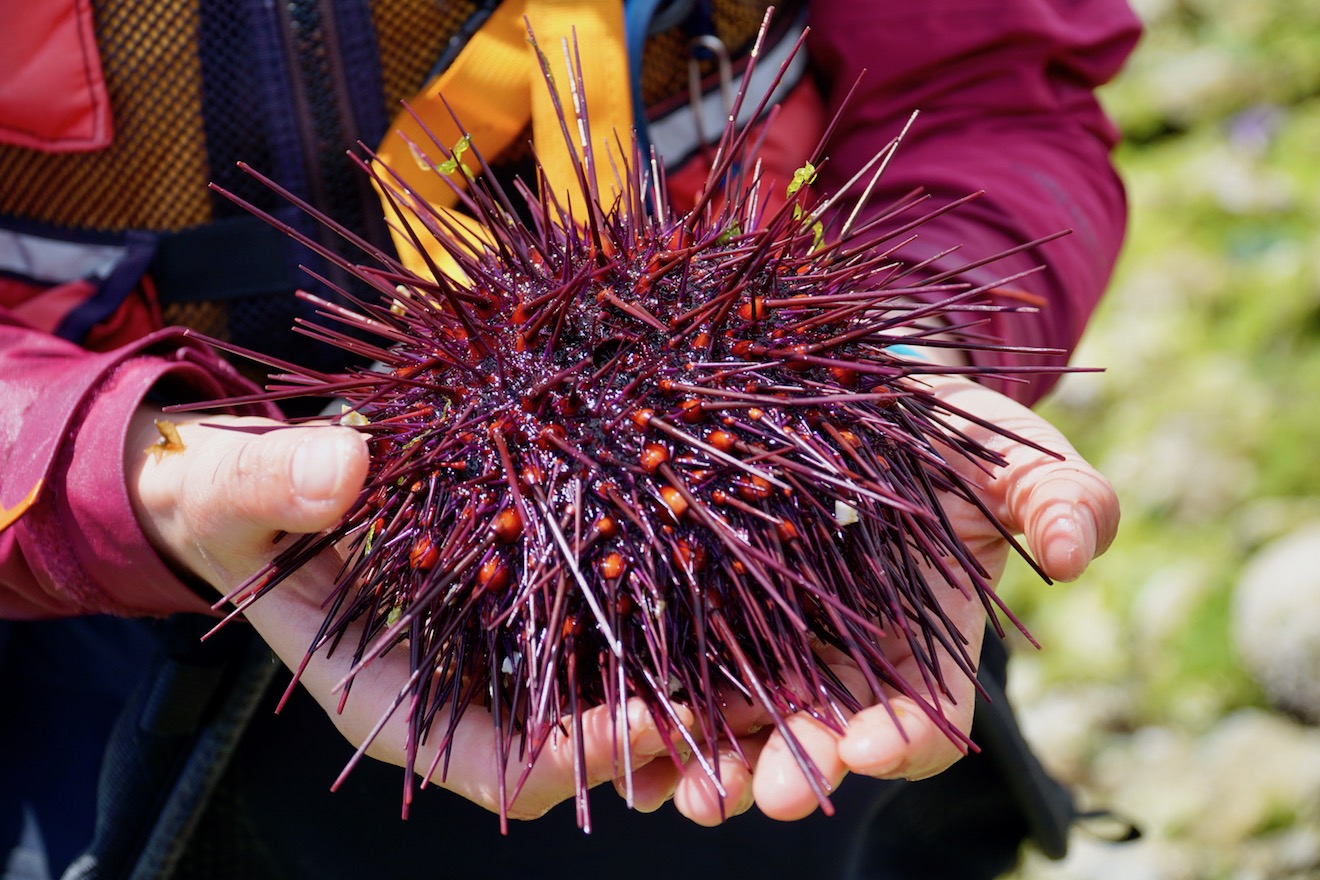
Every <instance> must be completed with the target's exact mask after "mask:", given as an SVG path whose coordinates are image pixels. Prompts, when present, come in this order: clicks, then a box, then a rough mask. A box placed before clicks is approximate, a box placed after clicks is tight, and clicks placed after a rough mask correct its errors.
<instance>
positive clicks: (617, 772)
mask: <svg viewBox="0 0 1320 880" xmlns="http://www.w3.org/2000/svg"><path fill="white" fill-rule="evenodd" d="M677 711H678V715H679V719H680V720H681V721H682V722H683V723H684V724H685V725H687V726H688V727H691V725H692V724H693V721H694V716H693V715H692V714H691V712H689V711H687V710H686V709H685V708H683V707H677ZM627 715H628V719H627V729H626V731H625V729H624V724H623V718H622V716H621V715H620V714H619V713H618V712H617V711H613V712H612V711H611V707H610V706H596V707H594V708H592V709H589V710H587V711H586V712H583V713H582V724H581V729H580V731H579V730H578V729H577V727H576V725H574V724H573V723H572V721H571V719H566V720H565V723H564V725H563V726H562V728H556V729H555V730H554V731H552V732H551V734H550V737H551V738H550V739H549V740H548V741H547V742H546V743H545V744H544V746H543V747H542V748H541V750H540V753H539V754H538V755H537V756H536V760H535V763H534V765H533V766H532V769H531V771H530V772H527V774H526V779H525V780H524V781H522V788H521V790H520V791H518V792H517V795H516V797H514V793H515V788H516V786H517V785H518V784H519V781H520V779H521V777H522V776H523V774H524V768H525V763H523V762H520V761H518V760H517V758H516V757H515V758H513V759H511V760H510V761H509V764H508V766H507V768H506V767H501V766H499V764H498V760H499V759H498V752H497V749H496V741H495V733H494V728H493V725H492V724H491V721H490V716H489V715H488V714H486V713H483V712H479V711H473V710H471V709H469V710H468V712H467V713H465V714H464V716H463V718H462V719H461V720H460V721H459V729H458V731H457V733H456V735H455V737H454V746H453V753H452V755H451V757H450V760H449V773H448V775H447V776H446V777H445V778H443V779H440V778H436V781H437V782H439V783H440V784H441V785H443V786H444V787H445V788H447V789H450V790H451V791H455V792H457V793H459V794H461V795H463V796H464V797H466V798H468V799H469V800H473V801H476V802H477V803H480V804H482V805H484V806H485V807H486V808H487V809H491V810H496V809H498V808H499V806H500V798H501V795H500V792H499V788H498V785H499V779H500V776H501V775H504V777H505V796H507V797H513V801H512V803H511V804H509V809H508V815H509V817H510V818H514V819H535V818H538V817H540V816H542V815H544V814H545V813H546V812H547V811H548V810H550V808H552V807H554V806H555V805H556V804H558V803H560V802H561V801H564V800H567V799H568V798H570V797H573V796H574V795H575V794H576V793H577V790H578V780H579V778H580V779H581V780H582V782H583V784H584V786H585V787H586V788H594V787H596V786H597V785H600V784H602V783H604V782H609V781H611V780H613V779H615V778H617V777H619V776H621V775H623V773H624V771H625V767H626V765H625V763H624V762H625V760H629V759H630V760H631V762H632V766H633V768H634V769H637V768H641V767H645V766H647V765H649V764H650V763H651V762H652V761H655V760H656V759H657V758H659V759H661V760H662V761H664V762H668V761H669V755H670V750H671V743H670V741H669V738H670V735H669V734H668V733H667V732H666V731H665V730H663V729H661V728H660V727H659V726H658V725H657V724H656V722H655V720H654V719H653V718H652V717H651V714H650V712H649V711H648V710H647V709H646V707H645V704H644V703H643V702H642V701H641V700H635V699H634V700H630V701H629V702H628V708H627ZM395 724H401V719H400V720H399V721H398V722H396V721H391V725H392V726H393V725H395ZM393 736H394V737H395V738H396V739H397V740H398V741H401V738H402V731H398V732H395V733H394V734H393ZM625 744H626V745H625ZM625 748H629V749H631V755H630V757H629V758H625V755H624V749H625ZM390 759H391V760H395V763H400V761H398V760H397V758H396V757H392V758H390ZM418 769H419V770H421V771H424V770H425V769H426V767H425V766H419V768H418ZM437 777H438V774H437Z"/></svg>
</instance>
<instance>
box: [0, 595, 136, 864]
mask: <svg viewBox="0 0 1320 880" xmlns="http://www.w3.org/2000/svg"><path fill="white" fill-rule="evenodd" d="M0 633H4V637H3V638H2V639H0V694H3V695H4V711H3V712H0V755H3V759H2V760H0V867H3V866H4V865H5V862H6V860H7V861H9V863H10V864H11V866H14V867H16V866H17V865H19V864H25V865H27V866H28V867H30V868H36V867H39V866H44V868H45V870H48V871H49V872H50V876H54V877H58V876H59V875H60V874H61V873H62V872H63V871H64V869H65V867H67V866H68V864H69V863H70V862H71V861H72V860H73V859H74V858H75V857H76V856H77V855H78V854H79V853H80V852H82V850H83V849H84V848H85V847H86V846H87V844H88V843H89V842H90V841H91V838H92V832H93V828H94V825H95V819H96V815H95V804H96V783H97V777H98V774H99V772H100V766H101V759H102V756H103V753H104V751H105V744H106V741H107V740H108V739H109V736H110V730H111V728H112V727H113V726H114V723H115V719H116V718H117V717H118V716H119V714H120V711H121V710H122V708H123V706H124V703H125V702H126V700H127V699H128V695H129V693H130V692H131V691H132V690H133V688H134V686H135V685H137V683H138V681H139V680H140V679H141V677H142V674H143V671H144V670H145V668H146V666H147V663H148V659H149V658H150V656H151V654H152V652H153V651H154V648H155V640H154V638H153V637H152V635H151V624H150V622H148V621H143V620H124V619H121V618H113V617H83V618H76V619H72V620H54V621H40V622H35V623H9V622H0ZM20 839H23V840H24V844H25V852H24V853H23V854H22V855H15V854H14V849H15V846H16V845H17V844H18V843H19V841H20ZM3 876H5V878H6V880H8V878H9V876H10V875H9V874H8V873H6V874H5V875H3ZM13 876H15V877H18V876H24V875H20V874H18V873H16V872H15V873H14V874H13ZM40 876H41V875H40V874H34V873H28V874H27V875H26V877H25V880H26V878H30V877H40Z"/></svg>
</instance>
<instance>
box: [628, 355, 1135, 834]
mask: <svg viewBox="0 0 1320 880" xmlns="http://www.w3.org/2000/svg"><path fill="white" fill-rule="evenodd" d="M930 383H931V385H932V386H933V387H934V388H935V389H936V393H937V394H938V395H939V397H940V398H941V399H942V400H943V401H944V402H945V403H946V404H947V405H948V406H949V407H950V408H951V409H952V410H953V411H955V412H965V413H968V414H970V415H973V416H975V417H976V418H975V419H964V418H957V417H955V418H954V419H953V420H952V422H953V424H954V426H955V427H956V428H958V429H960V430H962V431H964V432H966V434H968V435H969V436H970V437H971V438H972V439H974V440H976V441H978V442H979V443H981V444H982V445H983V446H985V447H987V448H989V449H991V450H993V451H995V452H997V453H999V454H1000V455H1001V456H1002V457H1003V458H1004V459H1005V461H1006V464H1004V465H1003V466H1002V467H999V468H996V469H994V470H993V471H991V472H986V471H985V470H984V469H983V468H982V467H981V466H978V465H976V464H973V463H972V462H970V461H967V460H966V459H964V458H962V457H960V456H958V455H957V454H956V453H949V454H948V456H947V457H948V460H949V461H950V463H951V464H953V465H954V466H955V468H956V470H958V472H959V473H960V475H961V476H962V477H963V478H964V479H965V480H966V481H967V482H968V483H969V484H970V485H971V486H972V487H974V489H975V491H976V494H977V496H978V497H979V498H980V500H981V501H982V502H983V503H984V504H985V506H986V508H987V509H988V510H989V511H990V512H991V513H992V514H993V515H994V516H995V517H996V518H997V519H998V521H999V522H1000V523H1001V524H1002V525H1003V526H1004V527H1005V528H1006V529H1007V530H1008V531H1009V532H1012V533H1015V534H1021V535H1024V536H1025V538H1026V542H1027V546H1028V548H1029V550H1030V551H1031V553H1032V556H1033V558H1034V559H1035V560H1036V561H1037V563H1038V564H1039V566H1040V567H1041V569H1042V570H1043V571H1044V572H1045V573H1046V574H1047V575H1049V577H1051V578H1053V579H1055V580H1060V581H1068V580H1073V579H1075V578H1077V577H1078V576H1079V575H1080V574H1081V573H1082V572H1083V571H1084V570H1085V569H1086V567H1087V566H1088V565H1089V564H1090V563H1091V561H1092V560H1093V559H1094V558H1095V557H1096V556H1098V555H1100V554H1101V553H1103V552H1104V551H1105V550H1106V549H1107V548H1108V547H1109V544H1110V542H1111V541H1113V539H1114V535H1115V533H1116V531H1117V529H1118V519H1119V508H1118V499H1117V496H1116V495H1115V493H1114V490H1113V488H1112V487H1111V486H1110V484H1109V482H1108V481H1107V480H1106V479H1105V478H1104V477H1103V476H1101V474H1100V473H1099V472H1097V471H1096V470H1095V469H1094V468H1093V467H1092V466H1091V465H1089V464H1088V463H1087V462H1086V461H1084V460H1083V459H1082V457H1081V456H1080V455H1078V453H1077V452H1076V451H1075V450H1074V449H1073V448H1072V446H1071V445H1070V444H1069V443H1068V442H1067V440H1066V439H1065V438H1064V437H1063V435H1062V434H1060V433H1059V432H1058V431H1057V430H1056V429H1055V428H1054V427H1053V426H1051V425H1050V424H1049V423H1048V422H1047V421H1045V420H1044V419H1043V418H1041V417H1040V416H1039V415H1037V414H1035V413H1034V412H1032V411H1031V410H1029V409H1027V408H1026V407H1024V406H1022V405H1021V404H1018V403H1016V402H1014V401H1012V400H1010V399H1009V398H1007V397H1005V396H1003V395H1001V394H998V393H996V392H994V391H992V390H990V389H988V388H986V387H984V386H982V385H978V384H976V383H973V382H970V381H966V380H961V379H948V378H938V379H931V380H930ZM976 420H984V421H986V422H988V423H989V424H993V425H997V426H998V427H999V428H1000V429H1001V430H1002V431H1003V432H1005V433H1004V434H1001V433H998V432H996V431H992V430H990V429H988V428H985V427H982V426H981V425H980V424H977V423H976ZM1005 434H1012V435H1017V436H1018V437H1020V438H1023V439H1025V440H1028V441H1030V443H1027V444H1024V443H1022V442H1019V441H1017V440H1013V439H1010V438H1009V437H1008V436H1005ZM1032 444H1035V445H1038V446H1039V447H1042V448H1044V449H1047V450H1050V451H1051V452H1054V453H1057V454H1058V456H1061V457H1055V456H1052V455H1049V454H1047V453H1045V452H1042V451H1041V450H1040V449H1037V448H1033V446H1032ZM944 506H945V510H946V512H947V513H948V515H949V517H950V520H951V522H952V523H953V526H954V529H955V530H956V532H957V533H958V535H959V536H960V537H961V539H962V540H963V542H964V543H965V544H966V545H967V547H968V548H969V549H970V550H971V551H972V552H973V553H974V554H975V556H976V558H977V559H978V560H979V561H980V563H981V564H982V566H983V567H984V568H985V570H986V571H987V572H989V574H990V577H991V583H995V582H997V581H998V579H999V577H1000V576H1001V575H1002V573H1003V570H1004V565H1005V562H1006V560H1007V557H1008V553H1009V545H1008V542H1007V541H1006V540H1005V538H1004V537H1003V535H1002V534H1001V532H1000V531H999V530H998V529H997V528H995V526H994V524H993V523H991V522H990V521H989V520H987V519H986V518H985V516H984V515H983V514H982V513H981V511H980V510H979V509H977V507H975V506H974V505H972V504H971V503H969V502H967V501H966V500H964V499H961V498H957V497H953V496H952V495H946V496H945V498H944ZM927 577H928V579H929V581H928V582H929V583H941V582H943V580H942V578H941V576H940V575H939V574H938V573H937V572H935V571H933V570H930V569H928V570H927ZM962 586H964V587H966V586H967V584H965V583H964V584H963V585H962ZM940 594H941V595H942V596H943V599H942V602H941V604H942V606H943V608H944V611H945V612H946V613H947V614H948V615H949V618H950V619H951V620H952V621H953V622H954V623H955V625H956V626H957V627H958V629H959V630H960V631H961V632H962V633H963V635H964V636H965V637H966V639H967V646H968V653H969V655H970V656H971V657H973V658H975V657H978V656H979V653H980V646H981V638H982V634H983V632H984V628H985V611H984V608H983V607H982V605H981V603H980V602H979V601H977V600H976V599H975V598H968V594H965V593H964V592H963V591H961V590H959V589H954V588H953V587H952V586H950V587H949V588H948V589H945V590H941V591H940ZM884 649H885V654H886V656H887V657H888V658H890V659H891V660H892V661H893V662H894V665H895V667H896V669H897V671H898V673H899V674H900V675H901V676H902V677H903V678H904V679H905V680H907V681H913V682H920V681H921V673H920V669H919V667H918V665H917V660H916V658H915V657H913V655H912V653H911V651H910V650H909V649H908V646H907V642H906V640H905V639H903V638H902V637H899V636H892V637H890V639H889V642H888V643H886V644H885V645H884ZM821 656H822V657H823V659H825V661H826V662H827V663H828V664H829V665H830V667H831V668H832V669H833V670H834V671H835V673H836V674H837V675H838V676H839V677H840V679H841V680H842V681H843V682H845V683H846V684H848V686H849V689H850V690H851V692H852V693H853V694H854V695H856V696H857V697H858V698H859V700H860V701H861V702H862V704H863V706H864V708H863V709H862V711H860V712H858V713H857V714H856V715H854V716H853V717H852V718H851V719H850V720H849V722H848V726H847V728H846V730H845V732H844V733H843V734H842V735H840V734H838V733H836V732H834V731H832V730H830V729H829V728H827V727H826V726H825V725H823V724H822V723H820V722H819V721H816V720H815V719H813V718H812V717H810V716H809V715H807V714H805V713H803V714H799V715H796V716H793V717H791V718H790V719H789V720H788V725H789V727H790V729H791V731H792V732H793V734H794V735H795V736H796V738H797V739H798V741H799V742H800V743H801V744H802V746H803V747H804V748H805V749H806V751H807V753H808V754H809V755H810V757H811V759H812V761H813V763H814V764H815V766H816V768H817V769H818V770H819V771H820V774H821V777H822V780H821V781H822V782H823V783H824V787H825V788H826V789H827V790H833V788H834V787H837V786H838V785H839V783H841V782H842V781H843V778H844V776H846V775H847V774H848V773H859V774H863V775H866V776H873V777H879V778H886V779H900V778H901V779H922V778H925V777H928V776H933V775H935V774H936V773H939V772H941V771H943V770H945V769H947V768H948V767H949V766H951V765H952V764H953V763H954V762H955V761H957V760H958V759H959V758H960V757H961V756H962V755H963V754H964V751H965V748H964V746H963V745H962V744H960V743H958V742H955V741H954V740H952V739H950V737H948V736H947V735H945V733H943V732H942V731H941V730H940V729H939V727H938V725H937V724H936V723H935V721H934V720H933V719H932V718H931V716H930V714H929V713H928V712H927V711H925V710H924V709H923V708H922V707H920V706H918V705H917V704H916V703H915V702H914V701H913V700H912V699H911V698H909V697H906V696H902V695H900V694H897V693H889V694H887V695H886V696H887V698H888V699H887V701H888V707H886V706H885V705H884V704H877V702H876V699H875V697H874V695H872V693H871V690H870V688H869V687H868V686H867V685H866V683H865V680H864V679H863V677H862V675H861V673H860V672H859V670H858V669H857V668H856V666H855V664H854V663H853V661H852V660H851V659H850V658H848V657H847V656H846V655H844V654H842V653H840V652H837V651H832V650H822V651H821ZM941 667H942V668H943V669H944V671H945V672H946V676H945V681H946V682H947V683H948V688H949V691H950V692H949V693H947V694H944V693H941V694H937V695H936V698H935V702H936V704H937V705H936V708H937V709H938V711H939V712H940V713H942V714H943V716H944V717H945V718H946V719H947V720H948V721H949V722H950V723H951V724H952V725H953V727H954V728H956V729H957V730H959V731H961V732H962V733H963V734H966V733H968V732H969V731H970V730H971V725H972V709H973V706H974V703H975V688H974V685H973V683H972V681H971V680H970V679H968V678H967V676H966V675H965V674H964V673H963V672H962V671H961V670H959V669H958V667H957V665H956V663H955V662H954V660H953V658H952V657H950V656H948V655H947V654H945V655H943V656H942V658H941ZM891 711H892V714H891ZM895 716H896V717H897V719H898V721H899V722H900V723H899V724H895V721H894V718H895ZM729 717H730V721H731V722H733V723H734V724H735V725H742V726H743V728H744V729H747V730H749V731H752V732H751V733H749V735H748V736H747V737H746V738H744V739H742V740H741V741H740V744H741V746H742V750H743V751H744V753H745V754H746V755H747V756H748V758H749V761H750V763H751V765H752V766H751V767H750V768H749V767H747V766H745V765H744V764H743V763H742V761H741V759H739V758H738V757H737V756H736V753H735V751H734V750H733V749H732V748H731V747H729V748H725V749H724V750H723V751H721V752H720V756H719V760H720V767H721V774H720V776H721V782H722V784H723V786H724V788H725V790H726V793H727V797H726V798H725V799H724V802H723V804H721V799H720V798H719V796H718V795H717V793H716V790H715V788H714V785H713V784H712V783H711V781H710V779H709V778H707V774H706V773H705V771H704V770H702V769H701V768H700V767H699V766H696V764H695V762H692V763H690V764H689V766H688V767H687V769H686V770H685V771H678V770H676V769H673V768H672V764H669V763H668V762H661V763H656V764H652V765H650V766H649V767H648V768H646V770H645V771H643V773H642V774H641V775H640V779H641V783H642V784H641V785H640V786H639V785H638V781H637V780H634V788H635V789H639V790H641V791H643V792H645V794H644V795H643V796H642V799H643V800H646V801H649V802H658V801H660V800H661V799H662V798H663V797H664V796H665V795H667V794H669V793H671V792H672V793H673V797H674V802H675V804H676V805H677V807H678V809H679V810H680V811H681V812H682V813H684V814H685V815H686V816H688V817H689V818H690V819H692V820H693V821H695V822H697V823H699V824H703V825H715V824H718V823H720V822H722V821H723V820H724V819H725V818H726V817H728V816H731V815H736V814H738V813H740V812H743V811H745V810H747V809H750V808H751V806H752V805H753V804H755V805H756V807H758V808H759V809H760V810H761V811H762V812H763V813H765V814H766V815H767V816H770V817H771V818H774V819H782V820H791V819H798V818H802V817H804V816H806V815H808V814H810V813H811V812H813V811H814V810H815V809H816V808H817V807H818V806H819V799H818V797H817V795H816V794H815V793H814V792H813V790H812V787H811V785H810V784H809V783H808V781H807V779H806V777H805V776H804V775H803V772H802V770H801V769H800V767H799V764H798V761H797V759H796V758H795V757H794V756H793V754H792V753H791V752H790V750H789V748H788V743H787V742H786V741H785V739H784V737H783V736H782V734H781V733H780V732H779V731H777V730H775V729H774V728H773V727H770V726H767V725H770V724H771V719H770V716H769V715H768V714H766V713H764V712H763V710H760V709H759V708H758V707H754V706H748V707H746V708H745V709H744V708H741V707H738V706H736V705H734V706H731V707H730V709H729ZM900 725H901V727H900ZM758 728H763V729H759V730H758Z"/></svg>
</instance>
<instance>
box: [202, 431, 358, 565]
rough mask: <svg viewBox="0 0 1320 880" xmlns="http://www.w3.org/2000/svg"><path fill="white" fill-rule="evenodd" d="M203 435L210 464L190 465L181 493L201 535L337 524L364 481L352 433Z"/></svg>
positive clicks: (249, 534)
mask: <svg viewBox="0 0 1320 880" xmlns="http://www.w3.org/2000/svg"><path fill="white" fill-rule="evenodd" d="M203 430H205V431H206V432H207V435H206V436H207V438H208V442H210V443H211V444H213V445H214V447H215V448H214V451H212V453H211V458H212V461H213V462H214V464H213V466H212V467H211V468H200V469H191V468H190V469H189V474H188V477H187V478H186V480H185V483H184V492H183V503H184V505H185V506H186V507H187V508H189V509H190V510H191V511H192V513H193V516H194V517H195V520H196V522H197V525H198V530H199V533H200V534H202V535H210V534H217V535H223V536H224V537H226V538H227V539H230V540H236V541H240V542H241V541H242V540H243V539H244V538H248V539H253V540H255V539H260V538H262V537H264V536H266V535H268V534H269V533H271V532H276V531H285V532H293V533H306V532H318V531H321V530H322V529H326V528H329V527H330V526H333V525H334V524H335V523H336V522H337V521H338V520H339V517H340V516H342V515H343V513H344V511H345V510H346V509H347V508H348V506H349V505H350V504H352V502H353V500H354V499H355V498H356V497H357V494H358V492H359V491H360V490H361V488H362V482H363V480H364V479H365V478H366V473H367V463H368V459H367V449H366V442H365V439H364V438H363V437H362V435H361V434H359V433H358V432H357V431H354V430H353V429H351V428H340V427H331V426H319V427H305V428H280V429H276V430H272V431H270V432H268V433H265V434H260V435H256V436H253V435H250V434H245V433H240V432H237V431H226V430H223V429H216V428H211V429H206V428H203ZM185 442H186V440H185Z"/></svg>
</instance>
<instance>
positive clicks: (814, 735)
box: [752, 713, 848, 821]
mask: <svg viewBox="0 0 1320 880" xmlns="http://www.w3.org/2000/svg"><path fill="white" fill-rule="evenodd" d="M787 725H788V728H789V731H790V732H791V733H792V734H793V737H794V738H795V739H796V740H797V742H798V744H799V745H800V747H801V749H802V751H803V752H804V753H805V754H806V755H807V756H808V757H809V758H810V759H811V764H812V765H814V774H815V775H816V777H817V778H816V780H815V781H816V784H817V786H819V788H820V789H822V790H823V792H824V793H825V794H826V795H828V794H829V793H830V792H833V791H834V790H835V789H836V788H838V787H839V783H840V782H842V781H843V777H844V776H846V775H847V773H848V767H847V765H846V764H845V763H844V762H843V760H842V759H841V758H840V757H839V749H838V744H839V734H837V733H835V732H834V731H832V730H830V729H829V728H828V727H826V726H825V725H824V724H822V723H821V722H819V721H817V720H816V719H815V718H812V717H811V716H810V715H805V714H802V713H799V714H797V715H793V716H790V717H789V718H788V719H787ZM752 789H753V795H754V797H755V798H756V806H757V807H758V808H759V809H760V810H761V812H762V813H765V814H766V815H767V816H769V817H770V818H771V819H779V820H781V821H792V820H794V819H801V818H803V817H805V816H809V815H811V813H813V812H815V810H816V808H817V807H819V806H820V797H819V796H818V795H817V793H816V790H815V788H814V787H813V786H812V784H811V782H810V781H809V780H808V778H807V776H806V773H805V772H804V770H803V768H802V767H801V766H800V765H799V762H798V759H797V757H796V756H795V755H794V753H793V749H791V748H790V746H789V742H788V741H787V740H786V739H785V737H784V734H783V733H782V732H781V731H779V730H775V731H773V732H772V733H771V734H770V736H769V737H768V739H767V740H766V744H765V748H764V749H762V750H761V755H760V758H759V760H758V761H757V764H756V769H755V772H754V773H753V776H752Z"/></svg>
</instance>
